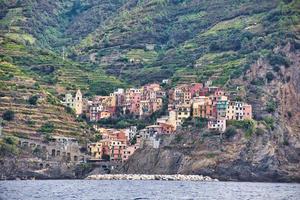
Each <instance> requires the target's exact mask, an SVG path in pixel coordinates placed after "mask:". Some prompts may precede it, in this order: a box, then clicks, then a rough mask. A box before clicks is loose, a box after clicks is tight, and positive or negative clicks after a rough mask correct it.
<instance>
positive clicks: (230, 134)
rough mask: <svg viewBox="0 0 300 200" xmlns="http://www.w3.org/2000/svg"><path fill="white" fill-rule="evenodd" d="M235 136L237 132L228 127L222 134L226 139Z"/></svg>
mask: <svg viewBox="0 0 300 200" xmlns="http://www.w3.org/2000/svg"><path fill="white" fill-rule="evenodd" d="M236 134H237V131H236V129H235V128H234V127H232V126H230V127H228V128H227V129H226V131H225V132H224V135H225V137H226V138H227V139H228V138H231V137H233V136H235V135H236Z"/></svg>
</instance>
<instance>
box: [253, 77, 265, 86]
mask: <svg viewBox="0 0 300 200" xmlns="http://www.w3.org/2000/svg"><path fill="white" fill-rule="evenodd" d="M251 84H252V85H257V86H262V85H264V84H265V81H264V79H263V78H261V77H258V78H256V79H253V80H252V81H251Z"/></svg>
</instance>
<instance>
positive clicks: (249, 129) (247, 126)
mask: <svg viewBox="0 0 300 200" xmlns="http://www.w3.org/2000/svg"><path fill="white" fill-rule="evenodd" d="M227 125H228V126H232V127H235V128H238V129H242V130H244V132H245V136H246V137H247V138H250V137H251V136H252V134H253V133H255V131H256V122H255V121H254V120H244V121H236V120H228V121H227ZM232 132H233V131H232V130H231V131H230V133H232Z"/></svg>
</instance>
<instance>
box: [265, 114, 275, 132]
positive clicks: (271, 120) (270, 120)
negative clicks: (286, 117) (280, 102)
mask: <svg viewBox="0 0 300 200" xmlns="http://www.w3.org/2000/svg"><path fill="white" fill-rule="evenodd" d="M263 121H264V122H265V123H266V125H267V126H268V127H269V128H271V129H272V130H273V129H274V123H275V120H274V118H273V117H271V116H268V117H264V118H263Z"/></svg>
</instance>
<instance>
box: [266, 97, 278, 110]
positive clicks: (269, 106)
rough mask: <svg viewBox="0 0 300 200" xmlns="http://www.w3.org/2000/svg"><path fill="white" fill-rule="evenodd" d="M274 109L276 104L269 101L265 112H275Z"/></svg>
mask: <svg viewBox="0 0 300 200" xmlns="http://www.w3.org/2000/svg"><path fill="white" fill-rule="evenodd" d="M276 108H277V105H276V102H275V101H273V100H271V101H269V102H268V103H267V107H266V111H267V112H268V113H273V112H275V110H276Z"/></svg>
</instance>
